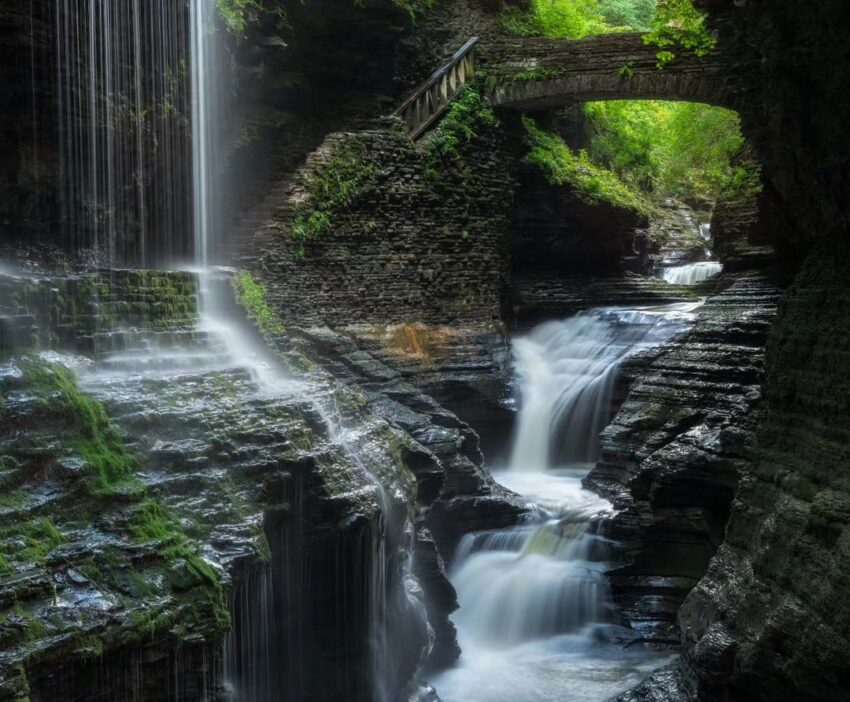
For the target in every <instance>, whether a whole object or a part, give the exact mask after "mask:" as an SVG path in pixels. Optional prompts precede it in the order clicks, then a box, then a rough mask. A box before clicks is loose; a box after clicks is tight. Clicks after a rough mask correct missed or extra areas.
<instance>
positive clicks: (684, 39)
mask: <svg viewBox="0 0 850 702" xmlns="http://www.w3.org/2000/svg"><path fill="white" fill-rule="evenodd" d="M705 20H706V15H705V13H703V12H701V11H699V10H697V9H696V8H695V7H694V5H693V0H659V2H658V7H657V9H656V12H655V17H654V18H653V20H652V25H651V27H650V31H649V33H648V34H646V35H645V36H644V38H643V40H644V42H645V43H647V44H651V45H654V46H657V47H658V48H659V49H660V51H659V52H658V54H657V55H656V56H657V59H658V67H659V68H663V67H664V66H665V65H667V64H668V63H670V61H672V60H673V59H674V58H675V57H676V54H675V53H674V52H673V51H672V50H671V49H672V48H674V47H679V48H682V49H686V50H688V51H691V52H693V53H694V54H696V55H697V56H705V55H706V54H707V53H708V52H709V51H711V50H712V49H713V48H714V47H715V45H716V44H717V39H715V38H714V37H713V36H712V35H711V34H709V32H708V28H707V27H706V24H705Z"/></svg>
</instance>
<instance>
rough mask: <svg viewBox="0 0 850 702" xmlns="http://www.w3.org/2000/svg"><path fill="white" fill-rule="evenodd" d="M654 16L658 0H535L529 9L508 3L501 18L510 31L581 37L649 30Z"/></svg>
mask: <svg viewBox="0 0 850 702" xmlns="http://www.w3.org/2000/svg"><path fill="white" fill-rule="evenodd" d="M654 15H655V0H531V3H530V5H529V8H528V10H527V11H523V10H521V9H520V8H518V7H515V6H512V5H509V6H506V7H505V8H504V10H503V11H502V14H501V16H500V18H499V20H500V22H501V25H502V29H504V30H505V31H506V32H508V33H509V34H517V35H519V36H545V37H554V38H560V39H581V38H582V37H586V36H589V35H592V34H607V33H610V32H623V31H629V30H633V31H647V30H649V29H650V28H651V27H652V21H653V17H654Z"/></svg>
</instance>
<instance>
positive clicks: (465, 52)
mask: <svg viewBox="0 0 850 702" xmlns="http://www.w3.org/2000/svg"><path fill="white" fill-rule="evenodd" d="M477 43H478V37H472V39H470V40H469V41H468V42H466V44H464V45H463V46H462V47H460V49H458V50H457V51H456V52H455V53H454V55H453V56H452V57H451V59H450V60H449V62H448V63H447V64H446V65H445V66H443V67H442V68H439V69H438V70H436V71H434V73H432V74H431V77H430V78H428V80H426V81H425V82H424V83H422V85H420V86H419V87H418V88H417V89H416V90H415V91H413V94H412V95H411V96H410V97H409V98H407V99H406V100H405V101H404V102H403V103H401V105H400V106H399V107H398V109H397V110H396V111H395V112H393V116H395V117H400V118H401V119H402V120H403V121H404V123H405V124H406V125H407V128H408V130H409V131H410V136H411V138H412V139H416V138H418V137H419V136H421V135H422V134H423V133H424V132H425V130H426V129H428V127H430V126H431V125H432V124H433V123H434V122H435V121H436V120H437V119H438V118H439V117H440V115H441V114H442V113H443V112H444V111H445V109H446V108H447V107H448V105H449V103H450V102H451V101H452V100H453V99H454V98H455V96H456V95H457V94H458V93H459V92H460V89H461V88H462V87H463V86H464V85H466V83H468V82H469V80H470V79H471V78H472V77H473V76H474V75H475V59H474V56H473V53H472V50H473V49H474V48H475V45H476V44H477Z"/></svg>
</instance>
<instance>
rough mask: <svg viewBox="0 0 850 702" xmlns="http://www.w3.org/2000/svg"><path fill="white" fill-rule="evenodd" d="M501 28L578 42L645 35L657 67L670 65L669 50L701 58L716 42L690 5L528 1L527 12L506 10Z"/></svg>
mask: <svg viewBox="0 0 850 702" xmlns="http://www.w3.org/2000/svg"><path fill="white" fill-rule="evenodd" d="M499 19H500V22H501V25H502V29H504V30H505V31H506V32H508V33H509V34H517V35H519V36H545V37H554V38H561V39H581V38H582V37H586V36H589V35H593V34H607V33H610V32H623V31H639V32H647V34H646V35H645V36H644V41H645V42H646V43H647V44H651V45H654V46H657V47H658V49H659V51H658V54H657V58H658V66H659V68H661V67H663V66H665V65H666V64H667V63H669V62H670V61H672V60H673V59H674V58H675V57H676V54H675V52H674V51H673V49H674V48H679V49H685V50H687V51H691V52H693V53H694V54H696V55H697V56H704V55H705V54H707V53H708V52H709V51H710V50H711V49H712V48H714V46H715V44H716V43H717V41H716V39H715V38H714V37H713V36H712V35H711V34H709V32H708V28H707V27H706V24H705V19H706V16H705V14H704V13H702V12H700V11H699V10H697V9H696V8H695V7H694V5H693V1H692V0H658V1H657V2H656V0H530V4H529V8H528V10H527V11H525V10H522V9H520V8H518V7H515V6H513V5H509V6H506V7H505V8H504V10H503V11H502V14H501V16H500V18H499Z"/></svg>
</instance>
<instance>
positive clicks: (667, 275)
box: [662, 261, 723, 285]
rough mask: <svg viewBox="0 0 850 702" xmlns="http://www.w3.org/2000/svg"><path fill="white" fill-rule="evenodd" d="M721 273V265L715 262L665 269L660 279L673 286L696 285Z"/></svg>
mask: <svg viewBox="0 0 850 702" xmlns="http://www.w3.org/2000/svg"><path fill="white" fill-rule="evenodd" d="M722 272H723V264H721V263H719V262H717V261H702V262H700V263H689V264H687V265H685V266H672V267H671V268H666V269H665V270H664V272H663V273H662V277H663V278H664V280H666V281H667V282H668V283H672V284H674V285H696V284H697V283H702V282H703V281H705V280H708V279H709V278H712V277H714V276H716V275H718V274H720V273H722Z"/></svg>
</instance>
